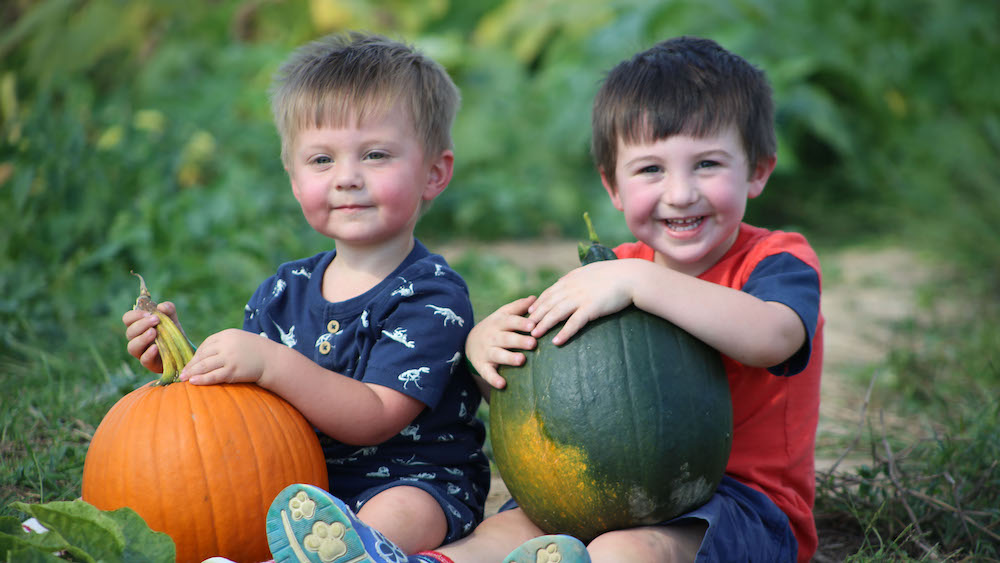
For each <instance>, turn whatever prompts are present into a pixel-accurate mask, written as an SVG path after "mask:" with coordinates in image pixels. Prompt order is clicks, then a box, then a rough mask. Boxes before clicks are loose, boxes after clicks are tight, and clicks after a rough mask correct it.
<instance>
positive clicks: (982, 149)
mask: <svg viewBox="0 0 1000 563" xmlns="http://www.w3.org/2000/svg"><path fill="white" fill-rule="evenodd" d="M998 6H1000V5H998V3H997V2H996V1H995V0H964V1H962V2H952V1H946V0H812V1H808V2H802V1H801V0H699V1H664V0H660V1H642V0H603V1H599V0H427V1H421V2H412V1H407V0H383V1H366V0H242V1H236V0H215V1H201V0H199V1H194V0H178V1H169V2H168V1H152V0H151V1H143V0H137V1H123V0H5V1H4V2H3V3H2V5H0V402H2V405H3V406H2V408H0V424H2V428H0V438H2V440H3V446H2V447H0V455H2V456H3V459H2V460H0V461H2V463H0V477H2V481H0V502H2V501H7V500H10V499H25V498H30V499H34V500H39V499H41V500H52V499H53V498H60V497H66V498H73V496H74V495H75V494H76V493H77V491H78V489H74V487H78V486H79V471H80V469H81V468H82V456H83V454H84V453H85V448H86V442H87V439H88V438H89V435H90V433H91V432H92V431H93V428H94V427H95V426H96V424H97V423H98V422H99V421H100V418H101V417H102V416H103V413H104V412H105V411H106V410H107V408H108V407H109V406H110V405H111V404H113V402H114V401H115V400H117V398H118V397H120V396H121V395H122V394H123V393H124V392H127V391H128V390H130V389H132V388H134V387H135V386H137V385H138V384H139V383H141V382H143V381H145V380H147V379H148V375H147V374H144V373H141V372H142V371H143V370H142V368H141V366H139V364H138V362H137V361H135V360H133V359H132V358H131V357H129V356H128V355H127V354H126V353H125V350H124V345H123V344H124V337H123V331H122V325H121V321H120V317H121V314H122V313H123V312H124V311H125V310H127V309H128V308H130V307H131V306H132V304H133V302H134V299H135V297H136V295H137V287H138V286H137V280H136V279H135V278H134V277H132V276H130V275H129V271H130V270H135V271H137V272H140V273H142V274H143V275H144V276H145V277H146V281H147V283H148V284H149V286H150V289H151V291H152V292H153V297H154V299H157V300H172V301H174V302H175V303H177V305H178V308H179V309H180V311H181V312H182V313H181V314H182V317H181V318H182V321H184V326H185V328H186V330H187V331H188V333H189V335H191V337H192V339H193V340H194V341H195V342H200V340H201V339H203V338H204V337H205V336H207V335H208V334H211V333H212V332H215V331H217V330H219V329H221V328H224V327H230V326H239V324H240V323H241V322H242V315H243V313H242V311H243V305H244V303H245V302H246V299H247V297H248V296H249V295H250V293H251V292H252V291H253V289H254V288H255V287H256V285H257V283H259V281H260V280H262V279H263V278H264V277H266V276H268V275H270V274H271V273H273V271H274V270H275V268H276V266H277V265H278V264H279V263H281V262H284V261H287V260H289V259H292V258H297V257H301V256H306V255H311V254H313V253H315V252H318V251H320V250H323V249H326V248H328V247H329V241H327V240H325V239H323V238H322V237H320V236H319V235H317V234H315V233H314V232H313V231H312V230H311V229H310V228H309V227H308V225H307V224H306V223H305V221H304V220H303V219H302V217H301V212H300V211H299V209H298V206H297V203H296V201H295V200H294V198H293V197H292V195H291V192H290V190H289V188H288V182H287V178H286V176H285V174H284V171H283V170H282V167H281V163H280V161H279V140H278V137H277V134H276V132H275V131H274V128H273V126H272V123H271V119H270V113H269V105H268V99H267V89H268V86H269V83H270V80H271V76H272V73H273V72H274V71H275V70H276V68H277V66H278V65H279V64H280V62H281V61H282V60H283V59H284V58H285V57H286V56H287V55H288V54H289V53H290V52H291V51H292V50H293V49H294V48H295V47H297V46H299V45H301V44H302V43H304V42H307V41H309V40H312V39H314V38H317V37H319V36H322V35H324V34H327V33H331V32H337V31H344V30H349V29H358V30H367V31H374V32H379V33H384V34H386V35H388V36H390V37H393V38H397V39H402V40H404V41H406V42H408V43H411V44H414V45H415V46H417V47H418V48H419V49H421V50H422V51H424V52H425V53H427V54H428V55H430V56H431V57H433V58H434V59H436V60H437V61H439V62H440V63H442V64H443V65H444V66H445V67H446V68H447V70H448V71H449V72H450V73H451V75H452V77H453V78H454V80H455V82H456V83H457V84H458V86H459V88H460V89H461V91H462V96H463V101H462V107H461V110H460V113H459V115H458V119H457V122H456V125H455V128H454V139H455V147H456V148H455V153H456V165H455V176H454V180H453V181H452V183H451V185H450V187H449V189H448V190H447V191H446V192H445V193H444V194H443V195H442V196H441V197H440V198H439V199H438V200H437V201H436V203H435V204H434V206H433V207H432V208H431V210H430V212H429V213H428V214H427V215H426V216H425V217H424V218H423V219H422V221H421V223H420V225H419V227H418V236H419V237H420V238H421V239H422V240H424V242H426V243H427V244H428V245H429V246H431V248H435V246H437V245H446V244H454V243H455V242H456V241H463V242H465V243H469V244H486V245H488V244H492V243H498V242H501V241H502V242H504V243H505V244H508V245H509V244H510V242H511V241H529V240H530V241H535V242H537V241H539V240H541V241H546V240H565V239H583V238H585V233H586V232H585V229H584V228H583V224H582V221H581V214H582V213H583V212H584V211H589V212H590V214H591V216H592V217H593V218H594V221H595V224H596V226H597V229H598V232H599V233H600V234H601V235H602V239H603V240H604V242H607V243H609V244H612V243H617V242H621V241H624V240H626V239H628V232H627V230H626V229H625V225H624V222H623V221H622V219H621V218H620V216H619V215H618V213H617V212H616V211H614V209H613V208H612V207H611V206H610V205H608V203H607V198H606V195H605V193H604V191H603V189H602V188H601V185H600V182H599V180H598V177H597V174H596V173H595V171H594V168H593V165H592V163H591V159H590V156H589V140H590V107H591V101H592V97H593V94H594V92H595V91H596V89H597V87H598V85H599V82H600V80H601V78H602V76H603V73H604V72H605V71H606V70H608V69H609V68H610V67H611V66H613V65H614V64H615V63H617V62H618V61H620V60H622V59H623V58H625V57H628V56H630V55H631V54H633V53H635V52H636V51H639V50H642V49H645V48H648V47H649V46H651V45H652V44H654V43H655V42H657V41H659V40H662V39H666V38H669V37H672V36H676V35H701V36H705V37H709V38H712V39H714V40H716V41H718V42H719V43H721V44H722V45H723V46H724V47H726V48H727V49H730V50H732V51H734V52H736V53H738V54H740V55H742V56H744V57H745V58H746V59H748V60H749V61H750V62H752V63H753V64H755V65H757V66H759V67H761V68H762V69H764V70H765V71H766V72H767V74H768V76H769V77H770V80H771V83H772V86H773V89H774V93H775V99H776V105H777V129H778V137H779V156H778V167H777V170H776V172H775V174H774V175H773V176H772V179H771V181H770V182H769V184H768V187H767V190H766V191H765V192H764V195H763V196H762V197H761V198H759V199H757V200H754V201H753V202H751V204H750V205H749V211H748V216H747V220H748V221H749V222H751V223H754V224H758V225H761V226H766V227H769V228H780V229H793V230H798V231H800V232H803V233H804V234H805V235H806V236H807V237H809V239H810V240H811V241H812V242H813V243H814V245H815V246H816V247H817V248H818V249H819V250H820V251H821V256H822V255H823V253H825V252H834V251H836V250H837V249H841V248H845V247H857V246H864V245H871V244H887V243H891V244H894V245H899V246H903V247H906V248H909V249H912V250H913V251H914V252H918V253H920V254H921V255H924V256H926V257H927V258H928V259H929V260H930V261H931V262H932V263H933V264H935V265H936V267H937V266H940V270H941V272H943V273H944V277H943V279H944V280H945V281H944V282H941V281H940V280H939V282H938V285H937V286H935V287H933V288H929V289H927V290H926V291H924V292H923V293H922V295H923V296H924V298H925V299H926V300H933V299H934V298H936V297H940V296H942V295H944V296H948V297H950V298H951V299H952V301H953V302H959V303H961V306H959V307H955V308H954V310H958V311H966V312H974V314H968V315H964V314H957V313H956V316H955V317H954V319H955V321H954V322H952V323H951V324H949V325H948V326H947V327H942V328H940V329H934V331H916V330H913V329H912V327H911V329H910V330H911V332H910V333H909V335H910V338H919V339H920V343H921V345H920V346H919V347H917V348H919V350H922V351H917V352H915V351H913V350H910V349H907V350H905V351H904V352H901V353H900V354H897V355H896V356H895V358H896V360H895V361H901V362H904V363H905V362H909V364H905V365H906V366H907V369H908V370H911V371H913V372H917V371H920V369H924V371H926V372H927V373H925V374H924V375H920V377H919V378H917V379H915V380H910V381H909V382H908V383H903V384H899V385H900V386H899V387H897V388H896V389H895V390H896V391H898V392H899V393H900V394H901V395H906V396H908V397H914V399H913V401H916V402H913V403H909V404H910V405H911V406H912V407H913V408H914V409H920V408H925V407H926V405H928V404H939V403H948V402H950V401H951V399H952V397H954V396H961V395H962V392H961V390H963V389H964V390H968V389H969V387H968V385H969V381H973V382H975V383H974V385H976V386H977V387H976V388H977V389H986V390H987V391H986V392H985V393H976V394H977V395H979V397H980V399H982V398H983V397H986V398H990V397H993V398H995V397H996V389H997V387H996V386H995V385H996V384H997V383H1000V376H998V368H997V364H996V355H995V353H996V352H995V351H996V349H997V348H998V346H996V345H997V344H998V343H1000V338H998V336H997V335H998V329H996V328H995V327H996V323H995V321H996V319H998V318H1000V316H998V315H997V313H996V309H997V306H996V305H997V295H998V292H1000V234H998V233H1000V229H998V225H1000V189H998V187H1000V186H998V183H1000V96H998V95H997V92H998V91H1000V72H998V71H1000V68H998V61H1000V33H998V24H1000V7H998ZM507 248H513V251H512V255H513V256H514V259H502V258H499V257H497V256H493V255H491V254H490V253H489V252H470V253H466V254H463V255H460V256H459V257H458V258H457V259H456V260H455V265H456V267H457V268H458V269H459V271H460V272H461V273H462V274H463V275H465V276H466V277H467V279H469V281H470V285H471V286H472V291H473V296H474V299H475V304H476V313H477V317H478V318H481V317H482V316H484V315H486V314H488V313H489V312H491V311H492V310H493V308H495V307H496V306H497V305H499V304H501V303H504V302H506V301H508V300H510V299H513V298H516V297H520V296H522V295H524V294H526V293H528V292H530V291H534V290H536V289H537V288H538V287H543V286H544V284H545V283H546V282H547V281H551V279H554V276H556V275H558V273H559V272H558V271H555V269H553V270H551V271H549V270H546V269H544V268H542V269H541V273H537V272H536V273H534V274H525V273H524V272H522V271H520V270H518V269H517V266H516V262H517V260H516V255H517V248H518V246H517V245H516V244H515V245H514V246H508V247H507ZM526 248H527V247H526ZM508 258H509V256H508ZM924 328H927V327H924ZM938 330H940V332H938ZM970 341H971V344H970ZM956 343H958V344H956ZM963 346H965V347H966V348H962V347H963ZM968 346H972V347H973V349H972V350H969V349H968ZM928 350H929V351H930V352H928ZM928 354H929V355H928ZM970 359H971V360H974V361H975V368H974V369H972V368H970V371H971V372H974V373H971V374H970V375H967V376H965V377H961V376H960V373H961V372H962V370H963V369H965V368H964V367H963V366H966V365H967V364H961V365H959V366H956V364H955V363H954V362H959V361H967V360H970ZM942 362H945V364H944V365H947V366H948V368H947V369H946V370H944V371H942V370H941V369H940V368H941V366H942ZM947 362H952V363H951V364H947ZM935 366H936V368H935ZM917 368H920V369H917ZM925 368H926V369H925ZM921 373H923V372H921ZM918 375H919V374H918ZM949 378H951V379H949ZM945 380H947V381H945ZM948 381H950V383H949V382H948ZM949 390H951V391H954V394H951V391H949ZM935 397H937V398H935ZM992 404H995V400H994V402H993V403H992ZM938 408H940V407H938ZM978 408H979V407H974V408H972V409H970V411H973V410H976V409H978ZM992 412H994V413H995V408H994V411H992ZM994 428H995V426H994ZM981 453H982V452H980V454H981ZM993 459H996V457H994V458H993ZM994 467H995V464H994ZM991 471H992V470H991ZM991 475H994V477H993V478H994V479H995V480H994V481H988V483H996V482H997V481H1000V471H998V472H996V473H995V474H991ZM4 504H6V502H4Z"/></svg>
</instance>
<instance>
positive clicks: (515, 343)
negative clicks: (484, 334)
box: [497, 331, 537, 365]
mask: <svg viewBox="0 0 1000 563" xmlns="http://www.w3.org/2000/svg"><path fill="white" fill-rule="evenodd" d="M525 332H528V331H525ZM498 340H499V342H497V346H498V348H500V349H503V350H534V349H535V343H536V342H537V341H536V340H535V338H534V337H532V336H530V335H528V334H522V333H519V332H504V333H501V335H500V337H499V338H498ZM505 363H506V362H505ZM518 365H520V364H518Z"/></svg>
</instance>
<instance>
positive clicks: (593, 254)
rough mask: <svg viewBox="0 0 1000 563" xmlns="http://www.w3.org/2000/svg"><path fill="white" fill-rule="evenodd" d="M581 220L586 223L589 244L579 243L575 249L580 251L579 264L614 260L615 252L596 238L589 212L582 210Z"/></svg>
mask: <svg viewBox="0 0 1000 563" xmlns="http://www.w3.org/2000/svg"><path fill="white" fill-rule="evenodd" d="M583 220H584V221H585V222H586V223H587V234H588V235H589V236H590V245H589V246H588V245H586V244H584V243H582V242H581V243H579V246H578V248H577V251H578V252H579V253H580V264H582V265H584V266H586V265H587V264H590V263H591V262H600V261H602V260H615V259H616V258H617V256H615V252H614V251H613V250H611V249H610V248H608V247H606V246H604V245H603V244H601V241H600V239H598V238H597V231H595V230H594V224H593V223H592V222H591V221H590V213H588V212H586V211H584V212H583Z"/></svg>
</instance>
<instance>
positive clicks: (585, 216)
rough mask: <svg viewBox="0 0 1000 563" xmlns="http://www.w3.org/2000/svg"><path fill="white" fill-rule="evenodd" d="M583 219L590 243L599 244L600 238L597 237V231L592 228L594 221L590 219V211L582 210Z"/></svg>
mask: <svg viewBox="0 0 1000 563" xmlns="http://www.w3.org/2000/svg"><path fill="white" fill-rule="evenodd" d="M583 221H584V222H585V223H587V234H588V235H590V244H601V240H600V239H599V238H597V231H595V230H594V223H593V222H591V220H590V213H588V212H587V211H584V212H583Z"/></svg>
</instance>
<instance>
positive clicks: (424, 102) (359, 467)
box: [122, 33, 489, 561]
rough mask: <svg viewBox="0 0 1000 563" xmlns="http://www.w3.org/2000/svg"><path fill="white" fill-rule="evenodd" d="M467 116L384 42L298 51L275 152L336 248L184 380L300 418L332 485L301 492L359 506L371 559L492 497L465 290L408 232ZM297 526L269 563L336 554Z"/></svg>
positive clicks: (279, 93)
mask: <svg viewBox="0 0 1000 563" xmlns="http://www.w3.org/2000/svg"><path fill="white" fill-rule="evenodd" d="M458 103H459V93H458V90H457V88H456V87H455V85H454V84H453V83H452V81H451V79H450V78H449V77H448V75H447V73H446V72H445V71H444V69H443V68H442V67H441V66H440V65H438V64H437V63H435V62H433V61H431V60H430V59H428V58H427V57H425V56H423V55H422V54H420V53H419V52H417V51H415V50H414V49H412V48H411V47H409V46H407V45H404V44H402V43H399V42H396V41H391V40H389V39H387V38H384V37H380V36H377V35H365V34H359V33H352V34H346V35H335V36H330V37H327V38H324V39H322V40H319V41H316V42H314V43H310V44H308V45H306V46H304V47H302V48H301V49H299V50H298V51H296V52H295V53H294V54H293V55H292V56H291V57H290V58H289V60H288V61H287V62H286V63H285V64H284V65H283V66H282V67H281V69H280V71H279V73H278V76H277V78H276V81H275V85H274V88H273V90H272V107H273V110H274V117H275V122H276V125H277V129H278V132H279V133H280V135H281V147H282V148H281V157H282V162H283V163H284V166H285V169H286V170H287V172H288V176H289V179H290V181H291V187H292V193H293V195H294V196H295V198H296V200H298V202H299V205H300V207H301V209H302V213H303V215H304V216H305V219H306V221H307V222H308V223H309V224H310V225H311V226H312V227H313V229H315V230H316V231H317V232H319V233H320V234H322V235H324V236H326V237H328V238H330V239H331V240H332V241H333V246H334V248H333V249H331V250H328V251H325V252H321V253H319V254H317V255H315V256H312V257H309V258H304V259H300V260H296V261H293V262H288V263H286V264H283V265H281V266H280V267H279V268H278V271H277V273H276V274H275V275H274V276H272V277H270V278H268V279H267V280H265V281H264V282H263V283H262V284H260V286H259V287H258V288H257V291H256V292H254V294H253V296H252V297H251V298H250V300H249V302H248V304H247V306H246V310H245V319H244V323H243V330H238V329H229V330H224V331H222V332H219V333H216V334H214V335H212V336H210V337H208V338H207V339H206V340H205V341H204V342H203V343H202V344H201V346H199V347H198V350H197V352H196V354H195V356H194V358H193V359H192V360H191V362H190V363H189V364H188V365H187V366H186V367H185V369H184V370H183V372H182V374H181V379H182V380H184V381H187V382H188V384H194V385H211V384H215V383H223V382H253V383H256V384H257V385H260V386H261V387H264V388H266V389H270V390H271V391H273V392H275V393H277V394H278V395H281V396H282V397H284V398H285V399H286V400H288V401H289V402H290V403H292V404H293V405H295V407H296V408H298V409H299V410H300V411H301V412H302V413H303V414H304V415H305V417H306V418H307V419H308V420H309V421H310V422H311V423H312V424H313V425H314V426H315V427H316V429H317V432H318V433H319V435H320V442H321V444H322V446H323V448H324V452H325V454H326V458H327V466H328V469H329V473H330V486H329V490H330V492H332V493H333V496H331V495H330V494H328V493H327V492H326V491H323V490H321V489H318V488H315V487H313V488H310V489H309V490H308V495H309V496H310V498H308V499H306V500H311V501H313V503H314V504H313V505H312V506H314V507H315V509H316V511H315V516H316V517H318V515H319V514H322V513H324V510H325V509H326V508H327V507H329V506H336V507H343V508H344V509H345V510H351V509H353V510H357V516H358V517H360V518H361V519H362V520H363V521H364V522H365V523H366V524H367V525H369V526H371V527H372V528H374V529H376V530H379V531H380V532H381V533H380V534H378V543H377V544H372V548H373V549H380V548H381V547H382V546H383V545H384V546H388V545H392V544H394V546H398V548H397V547H392V550H394V551H392V552H393V553H396V552H398V550H400V549H401V550H403V551H406V552H408V553H410V552H416V551H420V550H422V549H429V548H433V547H436V546H438V545H440V544H442V543H445V542H450V541H454V540H456V539H458V538H460V537H462V536H464V535H465V534H467V533H468V532H469V531H470V530H471V529H472V528H473V527H474V526H475V525H476V524H477V523H478V522H479V521H480V520H481V519H482V511H483V503H484V501H485V497H486V493H487V490H488V487H489V466H488V464H487V461H486V458H485V456H484V455H483V452H482V444H483V439H484V431H483V428H482V425H481V423H479V422H478V421H477V420H476V419H475V416H474V415H475V411H476V407H477V406H478V404H479V401H480V393H479V391H478V390H477V389H476V386H475V384H474V383H473V382H472V380H471V378H470V377H469V376H468V373H467V371H466V369H465V367H464V361H463V360H462V351H463V346H464V342H465V339H466V336H467V334H468V332H469V330H470V328H471V324H472V321H473V315H472V306H471V302H470V301H469V296H468V289H467V287H466V285H465V282H464V281H463V280H462V279H461V277H459V276H458V274H456V273H455V272H454V271H453V270H452V269H451V268H450V267H449V266H448V264H447V263H446V262H445V261H444V259H443V258H441V257H440V256H438V255H436V254H432V253H430V252H429V251H428V250H427V249H426V248H425V247H424V246H423V245H422V244H421V243H420V242H419V241H417V240H416V239H415V238H414V235H413V230H414V226H415V225H416V223H417V220H418V219H419V217H420V215H421V213H422V211H423V210H424V209H425V207H426V206H427V205H428V204H430V202H431V201H433V200H434V198H435V197H437V196H438V195H439V194H440V193H441V192H442V191H443V190H444V189H445V188H446V187H447V185H448V183H449V181H450V180H451V177H452V167H453V162H454V154H453V152H452V149H451V136H450V131H451V124H452V121H453V119H454V116H455V113H456V111H457V107H458ZM268 220H274V218H273V217H269V218H268ZM162 308H163V310H164V311H165V312H168V313H169V314H171V315H175V314H176V313H175V312H174V307H173V305H172V304H169V303H164V304H163V305H162ZM122 320H123V322H124V323H125V324H126V326H127V329H126V336H127V337H128V338H129V343H128V350H129V352H130V353H131V354H132V355H134V356H136V357H138V358H140V359H141V361H142V363H143V365H145V366H146V367H147V368H149V369H151V370H154V371H159V370H160V369H162V366H161V365H160V362H159V355H158V352H157V350H156V347H155V345H154V343H153V342H154V339H155V335H156V329H155V327H156V316H155V315H152V316H151V315H147V314H143V313H141V312H136V311H130V312H128V313H126V314H125V315H124V316H123V317H122ZM262 337H263V338H262ZM304 494H305V492H304V491H303V489H302V488H301V487H299V488H297V489H294V490H292V488H289V489H286V490H285V491H283V492H282V494H280V495H279V497H278V498H277V499H276V500H275V505H274V506H275V507H276V508H275V510H280V509H281V508H282V506H284V507H287V506H288V505H289V504H290V503H298V506H300V507H301V506H302V504H301V503H302V502H303V496H304ZM348 505H349V506H350V507H351V508H347V506H348ZM297 514H298V515H299V516H301V518H298V519H295V521H294V522H292V523H291V525H290V528H282V529H281V530H278V531H277V532H275V535H272V534H270V533H269V538H270V539H271V542H272V543H271V545H272V550H273V551H274V552H275V553H274V555H275V557H276V559H278V560H279V561H281V560H286V559H287V560H291V558H292V557H293V554H294V553H296V552H297V551H296V550H304V551H305V552H309V553H312V554H313V555H315V556H317V557H318V555H317V554H321V553H322V554H327V553H329V549H330V545H331V544H330V542H329V541H320V540H322V539H326V536H323V538H321V537H320V536H318V535H316V533H315V530H314V526H313V524H314V522H313V520H314V518H305V517H304V515H305V514H306V511H303V510H299V511H298V512H297ZM309 514H310V516H312V515H313V514H312V513H311V512H310V513H309ZM352 514H353V513H352ZM324 529H328V528H324ZM286 532H287V533H286ZM248 533H250V532H249V531H248ZM260 533H263V531H260ZM382 534H384V537H387V538H389V539H390V540H391V542H392V544H390V543H389V542H387V541H385V539H384V537H383V535H382ZM279 536H280V537H279ZM317 560H318V559H317Z"/></svg>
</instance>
